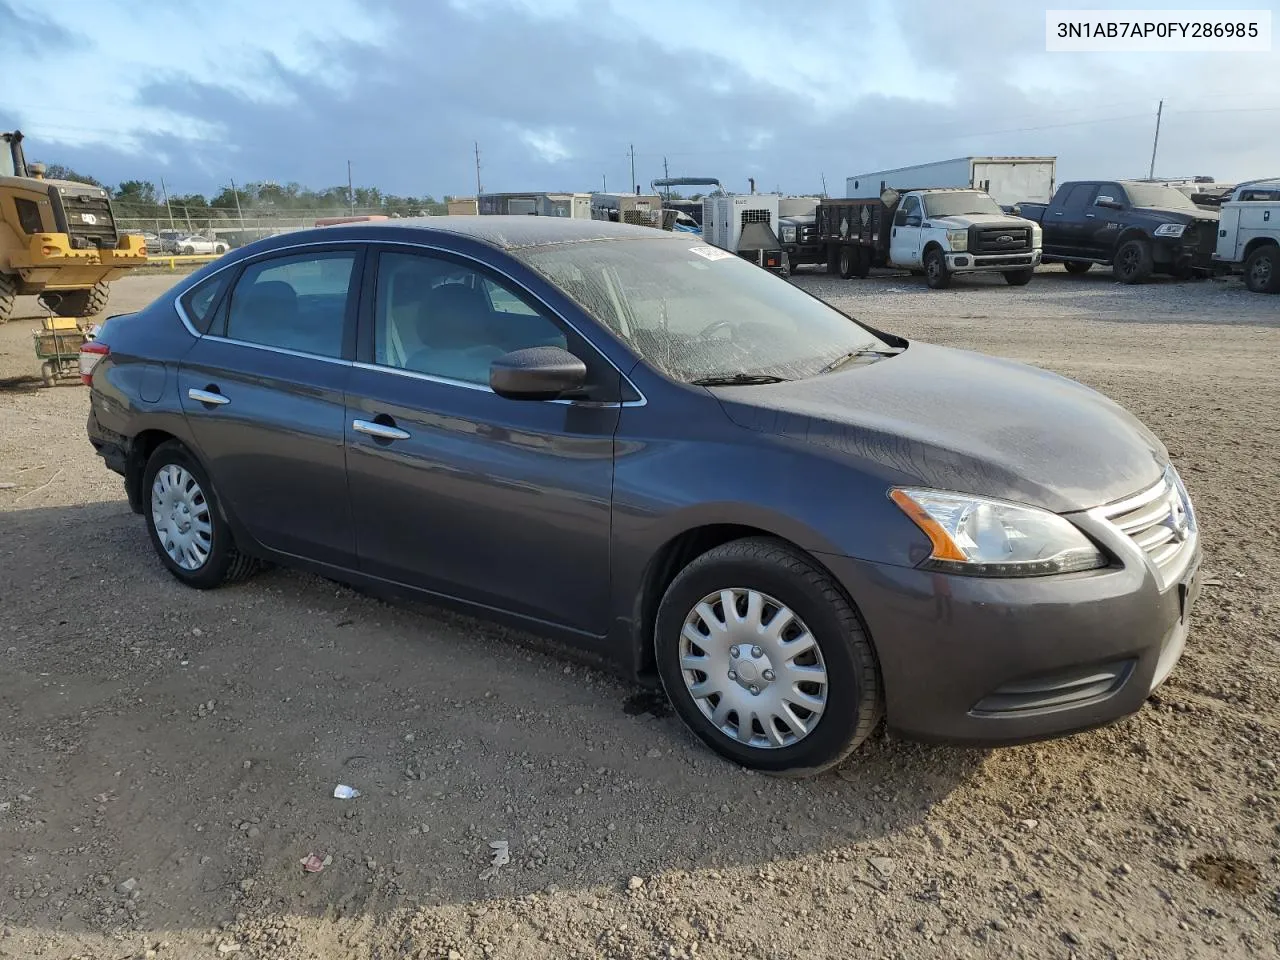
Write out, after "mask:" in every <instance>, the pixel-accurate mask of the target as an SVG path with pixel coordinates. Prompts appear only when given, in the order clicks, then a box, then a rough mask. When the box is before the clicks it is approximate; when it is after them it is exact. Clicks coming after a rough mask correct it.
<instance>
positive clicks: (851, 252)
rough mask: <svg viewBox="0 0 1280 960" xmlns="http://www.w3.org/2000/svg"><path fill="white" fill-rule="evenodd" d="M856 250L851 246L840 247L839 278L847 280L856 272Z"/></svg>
mask: <svg viewBox="0 0 1280 960" xmlns="http://www.w3.org/2000/svg"><path fill="white" fill-rule="evenodd" d="M857 264H858V251H857V250H856V249H855V248H854V247H851V246H848V245H846V246H843V247H841V248H840V279H841V280H848V279H849V278H850V277H852V276H853V275H854V274H855V273H856V272H857Z"/></svg>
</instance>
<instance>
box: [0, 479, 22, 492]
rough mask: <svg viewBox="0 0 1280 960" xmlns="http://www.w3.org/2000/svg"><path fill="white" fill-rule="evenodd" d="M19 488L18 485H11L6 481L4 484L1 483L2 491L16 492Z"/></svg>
mask: <svg viewBox="0 0 1280 960" xmlns="http://www.w3.org/2000/svg"><path fill="white" fill-rule="evenodd" d="M17 486H18V485H17V484H16V483H9V482H8V481H7V480H6V481H5V482H4V483H0V490H15V489H17Z"/></svg>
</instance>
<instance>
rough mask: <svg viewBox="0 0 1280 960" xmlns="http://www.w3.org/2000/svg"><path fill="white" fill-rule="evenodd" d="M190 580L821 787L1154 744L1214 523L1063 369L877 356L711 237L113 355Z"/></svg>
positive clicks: (281, 278) (226, 307)
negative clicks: (574, 696)
mask: <svg viewBox="0 0 1280 960" xmlns="http://www.w3.org/2000/svg"><path fill="white" fill-rule="evenodd" d="M81 362H82V371H83V375H84V378H85V380H86V382H88V383H90V384H91V387H92V389H91V405H90V412H89V422H88V432H89V438H90V440H91V441H92V443H93V445H94V447H95V448H96V449H97V451H98V453H99V454H100V455H101V456H102V457H103V459H104V460H105V462H106V464H107V466H109V467H110V468H111V469H113V470H115V471H117V472H119V473H120V474H122V475H123V477H124V487H125V491H126V493H127V495H128V498H129V502H130V504H131V505H132V507H133V509H134V510H135V511H136V512H138V513H139V514H141V515H142V516H143V517H144V519H145V521H146V526H147V530H148V533H149V536H150V539H151V542H152V544H153V545H154V547H155V550H156V553H157V555H158V556H159V558H160V561H161V562H162V563H163V564H164V565H165V566H166V567H167V568H168V569H169V571H170V572H171V573H172V574H173V575H174V576H175V577H176V578H177V579H178V580H180V581H181V582H183V583H185V584H187V585H189V586H192V587H198V588H209V587H214V586H217V585H219V584H221V583H223V582H225V581H227V580H234V579H239V578H243V577H246V576H248V575H250V574H252V573H253V572H254V571H255V570H256V569H257V568H258V567H259V565H260V564H261V563H262V562H263V561H273V562H277V563H283V564H288V565H292V566H296V567H299V568H303V569H307V570H312V571H315V572H318V573H321V574H323V575H325V576H329V577H334V578H337V579H342V580H346V581H349V582H352V583H356V584H360V585H363V586H365V587H368V588H371V589H375V590H381V591H384V592H388V593H397V594H403V595H409V596H417V597H426V598H428V599H432V600H435V601H437V602H439V603H441V604H447V605H449V606H452V607H454V608H457V609H462V610H464V611H469V612H471V613H475V614H478V615H481V616H486V617H493V618H497V619H501V620H503V621H506V622H508V623H512V624H515V625H518V626H520V627H523V628H526V629H530V630H534V631H539V632H542V633H545V634H548V635H551V636H554V637H557V638H559V639H561V640H565V641H568V642H570V643H573V644H577V645H579V646H581V647H583V648H585V649H587V650H589V651H592V652H594V653H596V654H603V655H605V656H607V657H609V658H611V659H612V660H614V661H615V662H616V663H618V664H619V665H620V667H621V668H622V669H623V670H624V671H625V672H627V673H629V674H631V675H633V676H635V677H637V678H639V679H640V680H641V681H642V682H647V683H652V684H654V685H658V684H661V686H662V687H663V688H664V689H665V691H666V693H667V695H668V696H669V697H670V699H671V702H672V703H673V704H674V706H675V709H676V710H677V711H678V713H679V714H680V716H681V717H682V718H683V719H684V721H685V722H686V723H687V724H688V725H689V727H690V728H691V729H692V730H693V732H694V733H696V734H697V735H698V736H699V737H700V738H702V740H704V741H705V742H706V743H707V744H708V745H710V746H711V747H712V748H713V749H715V750H717V751H719V752H720V753H721V754H723V755H724V756H726V757H729V758H731V759H732V760H735V761H737V762H739V763H742V764H745V765H747V766H751V767H755V768H758V769H762V770H767V771H774V772H788V773H806V772H813V771H818V770H822V769H825V768H827V767H830V766H832V765H833V764H836V763H838V762H840V761H841V760H842V759H843V758H845V757H846V756H847V755H848V754H849V753H850V752H851V751H852V750H853V749H854V748H855V747H857V745H858V744H859V743H860V742H862V740H864V739H865V738H866V737H867V736H868V735H869V734H870V733H871V732H872V730H873V729H874V728H875V727H876V725H877V724H878V723H879V722H880V721H881V719H882V718H884V719H885V720H887V722H888V724H889V725H890V726H891V727H893V728H895V729H897V730H899V731H902V732H903V733H905V734H908V735H913V736H918V737H926V738H942V739H950V740H959V741H969V742H981V743H1004V742H1013V741H1020V740H1027V739H1035V738H1040V737H1049V736H1055V735H1060V734H1064V733H1068V732H1071V731H1075V730H1080V729H1083V728H1087V727H1091V726H1095V725H1098V724H1102V723H1107V722H1109V721H1113V720H1115V719H1117V718H1120V717H1123V716H1126V715H1128V714H1130V713H1133V712H1134V711H1136V710H1138V709H1139V708H1140V707H1141V705H1142V703H1143V702H1144V700H1145V699H1146V697H1147V696H1148V694H1149V693H1150V692H1151V691H1152V690H1153V689H1154V688H1155V687H1156V686H1157V685H1158V684H1160V683H1161V682H1162V681H1163V680H1164V679H1165V677H1167V676H1168V674H1169V672H1170V670H1171V669H1172V668H1173V666H1174V664H1175V662H1176V661H1177V659H1178V656H1179V654H1180V653H1181V651H1182V648H1183V644H1184V641H1185V637H1186V632H1187V615H1188V611H1189V609H1190V607H1191V605H1192V603H1193V602H1194V600H1195V597H1196V591H1197V576H1196V573H1197V569H1198V566H1199V558H1200V549H1199V535H1198V529H1197V525H1196V519H1195V514H1194V512H1193V510H1192V506H1191V502H1190V500H1189V498H1188V496H1187V493H1186V490H1185V489H1184V487H1183V484H1182V482H1181V480H1180V479H1179V477H1178V474H1177V472H1176V471H1175V470H1174V468H1173V467H1172V465H1171V464H1170V462H1169V456H1168V453H1167V451H1166V450H1165V448H1164V446H1163V445H1162V444H1161V443H1160V441H1159V440H1158V439H1157V438H1156V437H1155V436H1153V435H1152V434H1151V432H1150V431H1148V430H1147V429H1146V428H1145V427H1144V426H1143V425H1142V424H1141V423H1139V422H1138V421H1137V420H1136V419H1135V418H1134V417H1132V416H1131V415H1129V414H1128V413H1127V412H1125V411H1124V410H1122V409H1121V408H1120V407H1118V406H1117V405H1115V404H1114V403H1112V402H1111V401H1109V400H1107V399H1106V398H1105V397H1103V396H1101V395H1100V394H1098V393H1095V392H1094V391H1092V390H1089V389H1087V388H1086V387H1083V386H1081V385H1080V384H1077V383H1075V382H1073V381H1070V380H1067V379H1064V378H1062V377H1059V376H1055V375H1053V374H1050V373H1046V372H1044V371H1042V370H1038V369H1035V368H1032V367H1028V366H1024V365H1021V364H1017V363H1012V362H1008V361H1004V360H997V359H993V358H990V357H984V356H980V355H978V354H973V353H967V352H963V351H959V350H951V349H946V348H942V347H936V346H931V345H929V344H927V343H921V342H914V341H913V342H908V341H907V340H905V339H903V338H901V337H898V336H895V335H893V334H891V333H888V332H883V331H879V330H875V329H872V328H871V327H869V326H867V325H866V324H864V323H860V322H858V321H856V320H853V319H851V318H850V317H848V316H846V315H844V314H842V313H840V312H838V311H836V310H834V309H833V308H831V307H830V306H828V305H826V304H825V303H823V302H821V301H819V300H817V299H815V298H813V297H810V296H809V295H807V294H805V293H804V292H802V291H801V290H799V289H797V288H796V287H794V286H792V285H791V284H789V283H787V282H786V281H784V280H781V279H778V278H777V277H774V276H772V275H771V274H770V273H768V272H767V271H765V270H763V269H760V268H759V267H756V266H754V265H753V264H750V263H748V262H746V261H744V260H742V259H740V258H739V257H737V256H735V255H733V254H730V253H727V252H725V251H723V250H719V249H717V248H715V247H712V246H709V245H707V244H706V243H705V242H703V241H702V240H701V239H700V238H698V237H690V236H688V235H681V234H664V233H660V232H658V231H653V230H647V229H644V228H640V227H630V226H627V225H620V224H610V223H604V222H599V221H582V220H572V219H551V218H541V217H536V218H535V217H434V218H430V219H423V220H418V221H413V220H400V221H395V222H393V223H376V224H375V223H366V224H353V225H350V226H337V227H327V228H324V229H321V230H309V231H301V232H297V233H291V234H288V235H286V236H282V237H276V238H272V239H268V240H263V241H259V242H257V243H253V244H250V245H248V246H246V247H244V248H242V249H239V250H236V251H233V252H232V253H231V254H230V255H228V256H227V257H224V258H223V259H221V260H219V261H218V262H217V263H214V264H210V265H209V266H207V267H205V268H204V269H202V270H200V271H198V272H196V273H194V274H193V275H192V276H191V277H190V278H188V279H186V280H184V281H183V282H181V283H180V284H179V285H178V286H177V287H176V288H175V289H174V290H173V291H172V292H171V293H169V294H167V295H166V296H165V297H163V298H162V299H160V300H158V301H156V302H155V303H153V304H151V305H150V306H149V307H147V308H146V309H145V310H142V311H141V312H139V313H137V314H133V315H127V316H121V317H114V318H111V319H110V320H108V321H107V322H106V323H105V325H104V326H103V327H102V328H101V330H100V331H99V333H98V335H97V337H96V338H95V339H94V340H92V341H90V342H89V343H87V344H86V345H85V352H84V354H82V357H81Z"/></svg>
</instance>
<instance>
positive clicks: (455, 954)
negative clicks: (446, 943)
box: [449, 950, 462, 960]
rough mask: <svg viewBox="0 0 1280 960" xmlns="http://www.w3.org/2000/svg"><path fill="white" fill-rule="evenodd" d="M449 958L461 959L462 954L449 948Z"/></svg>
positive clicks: (452, 959)
mask: <svg viewBox="0 0 1280 960" xmlns="http://www.w3.org/2000/svg"><path fill="white" fill-rule="evenodd" d="M449 960H462V954H460V953H459V952H458V951H457V950H450V951H449Z"/></svg>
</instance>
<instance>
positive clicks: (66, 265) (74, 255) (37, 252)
mask: <svg viewBox="0 0 1280 960" xmlns="http://www.w3.org/2000/svg"><path fill="white" fill-rule="evenodd" d="M9 262H10V263H11V264H12V266H13V267H14V268H15V269H16V270H17V271H18V274H19V276H20V278H21V280H22V283H21V290H20V292H22V293H26V294H34V293H39V292H41V291H44V290H74V289H82V288H84V287H91V286H93V285H94V284H95V283H98V282H99V281H102V280H114V279H115V278H116V277H118V276H120V275H121V274H123V273H124V272H125V271H127V270H129V269H131V268H133V267H140V266H142V265H143V264H145V263H146V262H147V249H146V245H145V244H144V243H143V240H142V238H141V237H137V236H129V235H126V236H122V237H120V244H119V246H116V247H108V248H106V249H99V248H98V247H87V248H74V247H72V246H71V244H70V241H69V240H68V238H67V235H66V234H63V233H49V234H36V235H35V236H33V237H32V238H31V241H30V243H29V244H28V245H27V248H26V249H25V250H20V251H15V252H14V253H12V254H11V255H10V257H9Z"/></svg>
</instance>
